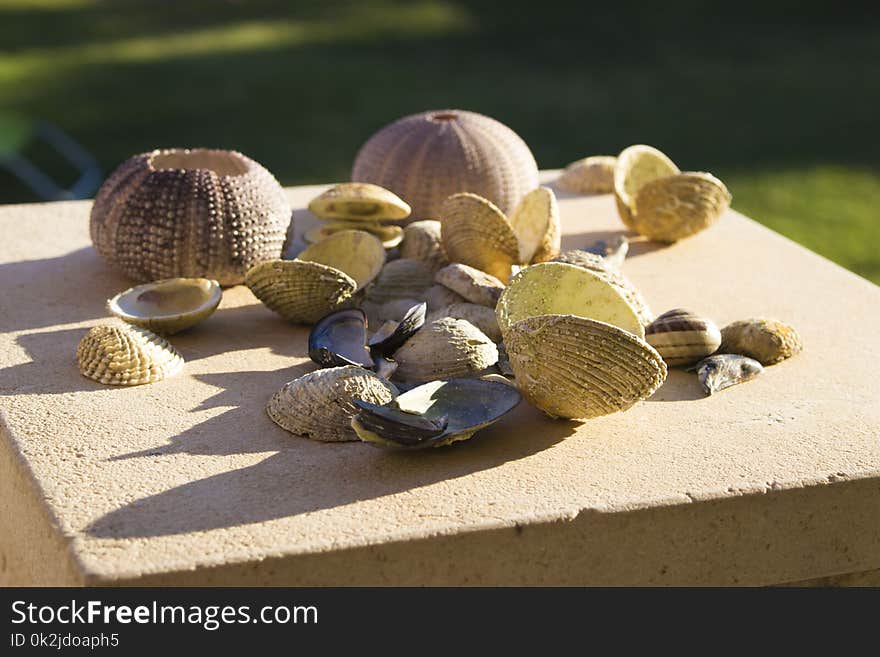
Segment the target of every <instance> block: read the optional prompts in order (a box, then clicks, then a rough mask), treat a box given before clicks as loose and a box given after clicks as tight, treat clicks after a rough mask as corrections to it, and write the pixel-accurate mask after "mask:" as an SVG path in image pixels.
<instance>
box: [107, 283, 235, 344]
mask: <svg viewBox="0 0 880 657" xmlns="http://www.w3.org/2000/svg"><path fill="white" fill-rule="evenodd" d="M222 298H223V291H222V290H221V289H220V285H219V284H218V283H217V281H212V280H208V279H207V278H166V279H163V280H160V281H154V282H152V283H144V284H143V285H137V286H135V287H131V288H129V289H127V290H125V291H124V292H120V293H119V294H117V295H116V296H115V297H113V298H112V299H110V300H109V301H107V308H108V309H109V310H110V312H111V313H112V314H114V315H116V316H117V317H118V318H119V319H121V320H123V321H124V322H127V323H128V324H134V325H135V326H140V327H142V328H146V329H150V330H151V331H155V332H156V333H163V334H165V335H170V334H172V333H177V332H178V331H182V330H184V329H187V328H190V327H191V326H195V325H196V324H198V323H199V322H201V321H203V320H205V319H207V318H208V317H210V316H211V314H212V313H213V312H214V311H215V310H216V309H217V306H218V305H220V300H221V299H222Z"/></svg>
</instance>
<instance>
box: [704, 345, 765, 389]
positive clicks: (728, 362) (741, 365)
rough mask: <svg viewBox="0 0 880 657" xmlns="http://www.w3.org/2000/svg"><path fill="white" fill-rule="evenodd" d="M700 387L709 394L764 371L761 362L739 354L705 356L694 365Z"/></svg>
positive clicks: (749, 378) (742, 381) (747, 379)
mask: <svg viewBox="0 0 880 657" xmlns="http://www.w3.org/2000/svg"><path fill="white" fill-rule="evenodd" d="M693 369H694V370H696V372H697V378H698V379H699V381H700V387H702V388H703V392H705V393H706V394H707V395H712V394H714V393H716V392H718V391H719V390H724V389H725V388H730V387H731V386H735V385H738V384H740V383H745V382H746V381H750V380H751V379H754V378H755V377H756V376H758V375H759V374H760V373H761V372H763V371H764V368H763V367H762V366H761V363H759V362H758V361H756V360H754V359H752V358H748V357H747V356H740V355H739V354H717V355H715V356H709V357H707V358H704V359H703V360H701V361H700V362H699V363H697V364H696V365H695V366H694V367H693Z"/></svg>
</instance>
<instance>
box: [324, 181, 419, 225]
mask: <svg viewBox="0 0 880 657" xmlns="http://www.w3.org/2000/svg"><path fill="white" fill-rule="evenodd" d="M309 212H311V213H312V214H313V215H315V216H316V217H320V218H321V219H347V220H349V221H376V220H378V219H391V220H397V219H406V218H407V217H408V216H409V214H410V207H409V205H408V204H407V203H406V201H404V200H403V199H402V198H400V197H399V196H398V195H397V194H395V193H394V192H392V191H390V190H387V189H385V188H384V187H380V186H379V185H372V184H370V183H363V182H348V183H341V184H339V185H336V186H334V187H331V188H330V189H328V190H327V191H326V192H324V193H322V194H321V195H319V196H317V197H315V198H314V199H312V202H311V203H309Z"/></svg>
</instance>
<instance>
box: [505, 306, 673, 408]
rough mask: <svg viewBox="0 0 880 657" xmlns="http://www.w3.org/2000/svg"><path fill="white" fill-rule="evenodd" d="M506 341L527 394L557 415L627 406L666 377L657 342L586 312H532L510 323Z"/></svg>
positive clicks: (533, 400) (536, 403) (522, 386)
mask: <svg viewBox="0 0 880 657" xmlns="http://www.w3.org/2000/svg"><path fill="white" fill-rule="evenodd" d="M504 346H505V348H506V350H507V354H508V357H509V360H510V366H511V368H512V369H513V372H514V374H515V376H516V385H517V387H518V388H519V389H520V391H521V392H522V394H523V396H524V397H525V398H526V399H528V400H529V401H530V402H531V403H533V404H534V405H535V406H537V407H538V408H540V409H541V410H542V411H544V412H545V413H547V414H548V415H551V416H553V417H564V418H592V417H598V416H600V415H607V414H609V413H615V412H617V411H625V410H626V409H628V408H629V407H631V406H632V405H633V404H635V403H636V402H638V401H640V400H642V399H646V398H648V397H650V396H651V395H652V394H654V392H655V391H656V390H657V388H659V387H660V386H661V385H662V384H663V382H664V381H665V380H666V364H665V363H664V362H663V359H662V358H661V357H660V354H658V353H657V352H656V351H655V350H654V348H653V347H651V345H649V344H648V343H647V342H645V341H644V340H642V339H641V338H639V337H637V336H635V335H633V334H632V333H630V332H628V331H624V330H622V329H620V328H618V327H617V326H612V325H611V324H606V323H604V322H598V321H595V320H592V319H586V318H584V317H575V316H573V315H539V316H535V317H528V318H527V319H523V320H522V321H519V322H516V323H515V324H513V325H512V326H510V327H509V328H508V330H507V332H506V333H505V336H504Z"/></svg>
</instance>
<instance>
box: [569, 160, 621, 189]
mask: <svg viewBox="0 0 880 657" xmlns="http://www.w3.org/2000/svg"><path fill="white" fill-rule="evenodd" d="M616 164H617V158H616V157H614V156H613V155H591V156H590V157H585V158H583V159H582V160H577V161H576V162H572V163H571V164H569V165H568V166H567V167H565V171H563V172H562V175H560V176H559V178H558V179H557V180H556V186H557V187H558V188H559V189H560V190H561V191H563V192H568V193H569V194H610V193H611V192H613V191H614V167H615V165H616Z"/></svg>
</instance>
